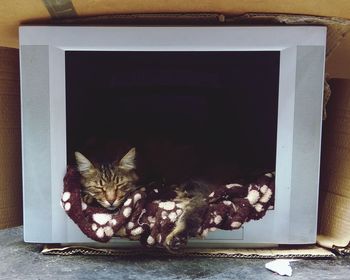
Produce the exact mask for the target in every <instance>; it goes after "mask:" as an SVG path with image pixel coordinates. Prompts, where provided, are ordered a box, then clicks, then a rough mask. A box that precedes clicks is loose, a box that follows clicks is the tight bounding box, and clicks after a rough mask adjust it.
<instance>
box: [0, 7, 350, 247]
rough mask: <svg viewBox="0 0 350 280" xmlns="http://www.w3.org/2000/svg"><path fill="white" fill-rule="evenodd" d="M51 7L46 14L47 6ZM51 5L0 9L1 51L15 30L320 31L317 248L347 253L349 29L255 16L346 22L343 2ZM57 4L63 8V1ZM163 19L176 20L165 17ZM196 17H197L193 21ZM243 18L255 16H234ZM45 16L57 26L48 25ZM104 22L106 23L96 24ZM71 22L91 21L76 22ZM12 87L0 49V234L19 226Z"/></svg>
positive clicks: (12, 70) (11, 71) (14, 60)
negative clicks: (323, 40) (323, 31)
mask: <svg viewBox="0 0 350 280" xmlns="http://www.w3.org/2000/svg"><path fill="white" fill-rule="evenodd" d="M50 2H51V4H52V5H53V6H50V5H49V4H48V3H50ZM53 2H54V1H42V2H41V1H40V2H39V1H34V0H31V1H26V2H25V3H23V5H22V6H21V7H17V6H16V1H7V2H6V3H3V4H2V11H1V12H0V14H1V17H0V34H1V36H0V45H2V46H8V47H13V48H16V47H17V46H18V36H17V28H18V25H19V24H21V23H32V24H33V23H41V22H42V23H45V24H48V23H54V24H191V25H192V24H202V25H203V24H215V25H226V24H230V25H237V24H250V25H251V24H254V25H259V24H263V25H266V24H300V25H303V24H312V25H327V26H328V42H327V60H326V72H327V81H329V84H330V88H329V87H328V86H326V87H325V88H326V92H325V101H326V102H325V104H327V101H328V99H329V96H330V91H332V97H331V99H330V102H329V106H328V107H327V111H328V118H327V119H326V120H325V121H324V133H323V134H324V136H323V138H324V142H323V151H322V153H323V155H322V174H321V195H320V211H319V237H318V243H319V244H320V245H322V246H324V247H326V248H332V249H333V250H335V251H337V252H339V253H349V246H346V245H348V243H349V241H350V218H349V217H350V215H349V214H350V171H349V170H350V153H348V152H349V149H350V138H349V134H350V111H349V110H350V109H348V108H350V106H349V105H350V68H349V67H348V65H350V32H349V31H350V22H349V21H348V20H345V19H338V18H322V17H312V16H298V15H282V14H261V13H272V12H273V13H291V14H313V15H316V16H336V17H343V18H350V12H349V11H350V2H348V1H327V0H322V1H320V0H309V1H302V2H295V1H290V0H286V1H283V3H282V2H281V3H280V2H276V1H272V0H268V1H263V2H259V3H257V2H256V1H254V2H252V1H240V2H239V3H236V2H232V1H228V0H219V1H215V2H211V1H197V0H194V1H191V2H188V1H180V0H178V1H171V2H170V3H169V2H167V4H166V5H165V4H163V3H162V2H161V1H156V0H151V1H147V4H146V3H145V2H142V1H135V2H130V1H124V0H123V1H118V3H116V2H115V1H104V2H103V3H101V2H100V3H98V2H97V1H81V0H75V1H72V3H70V4H73V5H71V6H69V5H68V6H57V5H56V6H55V5H54V4H53ZM56 2H60V3H65V4H66V5H67V2H70V1H56ZM43 3H46V4H47V5H48V7H49V9H46V7H45V6H44V5H43ZM68 4H69V3H68ZM58 5H59V3H58ZM67 7H68V8H67ZM72 7H73V8H72ZM65 8H66V10H65ZM10 11H16V13H11V12H10ZM169 12H172V13H174V12H176V13H178V14H165V13H169ZM198 12H201V14H196V13H198ZM246 12H260V14H245V15H242V16H238V17H237V16H234V14H242V13H246ZM130 13H146V14H132V15H130ZM147 13H152V14H147ZM156 13H164V14H156ZM50 14H51V16H53V17H55V18H56V19H55V20H53V21H50ZM105 14H109V15H108V16H101V15H105ZM123 14H124V15H123ZM125 14H127V15H125ZM60 15H61V16H63V17H67V16H71V17H73V18H70V19H66V20H59V19H57V18H59V17H60ZM77 15H80V16H94V17H89V18H78V17H77ZM18 84H19V73H18V51H17V50H15V49H8V48H0V99H1V102H0V193H1V204H0V207H1V212H0V227H10V226H15V225H18V224H20V223H21V213H22V208H21V207H18V206H19V205H21V203H20V202H21V187H20V186H21V184H20V178H21V177H20V145H19V139H20V131H19V127H20V118H19V86H18ZM348 139H349V140H348Z"/></svg>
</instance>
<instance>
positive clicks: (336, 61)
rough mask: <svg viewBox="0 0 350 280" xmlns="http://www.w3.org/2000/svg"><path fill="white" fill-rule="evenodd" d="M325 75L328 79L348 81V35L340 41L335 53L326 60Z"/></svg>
mask: <svg viewBox="0 0 350 280" xmlns="http://www.w3.org/2000/svg"><path fill="white" fill-rule="evenodd" d="M327 73H328V74H329V76H330V78H338V79H350V34H349V33H348V34H346V36H345V37H344V38H343V39H342V40H341V44H340V45H339V47H338V48H337V51H336V52H334V53H332V54H330V56H329V57H328V60H327Z"/></svg>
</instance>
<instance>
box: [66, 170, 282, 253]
mask: <svg viewBox="0 0 350 280" xmlns="http://www.w3.org/2000/svg"><path fill="white" fill-rule="evenodd" d="M274 193H275V176H274V172H271V173H266V174H263V175H261V176H259V177H257V178H256V179H255V180H254V181H253V182H249V183H247V184H243V183H240V182H236V183H231V184H227V185H223V186H219V187H217V188H216V189H215V191H214V192H212V193H210V194H209V196H208V198H207V200H206V207H205V209H204V211H203V217H202V220H201V221H202V222H201V224H200V225H199V226H198V228H197V229H196V230H195V233H194V232H193V231H191V232H188V231H187V230H186V228H184V227H183V226H182V227H181V226H179V223H180V221H181V218H182V217H183V215H184V214H185V211H186V209H187V208H186V207H187V206H188V204H189V202H190V198H186V197H183V195H182V194H179V192H177V191H176V190H172V189H171V188H164V186H162V185H161V184H157V183H151V184H149V185H146V186H140V188H138V189H137V190H136V191H135V192H133V193H131V194H130V195H129V196H128V197H126V199H125V202H124V204H123V205H122V206H121V207H120V208H119V209H116V210H114V211H110V210H108V209H106V208H103V207H98V205H87V204H86V203H84V201H83V200H82V192H81V185H80V174H79V172H78V171H77V170H76V168H75V167H68V169H67V173H66V175H65V177H64V191H63V194H62V197H61V201H60V202H61V206H62V208H63V209H64V210H65V212H66V213H67V215H68V216H69V217H70V218H71V219H72V220H73V221H74V222H75V223H76V224H77V225H78V227H79V228H80V230H81V231H82V232H83V233H84V234H85V235H86V236H88V237H89V238H91V239H93V240H95V241H99V242H108V241H110V240H111V238H112V237H115V236H117V237H122V238H128V239H130V240H140V242H141V243H142V244H143V245H145V246H148V247H153V246H157V247H166V248H168V249H170V250H171V249H174V250H175V249H178V248H180V247H183V246H184V245H185V244H186V242H187V240H188V238H190V237H201V238H205V236H206V235H207V234H208V232H209V231H215V230H217V229H222V230H236V229H239V228H241V227H242V225H243V224H244V223H246V222H248V221H250V220H258V219H261V218H262V217H263V216H264V215H265V214H266V211H267V210H268V209H271V208H272V207H273V204H274Z"/></svg>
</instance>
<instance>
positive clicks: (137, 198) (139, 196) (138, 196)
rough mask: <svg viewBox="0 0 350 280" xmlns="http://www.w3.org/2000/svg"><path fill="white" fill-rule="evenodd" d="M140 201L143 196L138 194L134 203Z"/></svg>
mask: <svg viewBox="0 0 350 280" xmlns="http://www.w3.org/2000/svg"><path fill="white" fill-rule="evenodd" d="M140 199H141V194H139V193H137V194H135V195H134V203H136V202H137V201H139V200H140Z"/></svg>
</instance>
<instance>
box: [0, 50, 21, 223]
mask: <svg viewBox="0 0 350 280" xmlns="http://www.w3.org/2000/svg"><path fill="white" fill-rule="evenodd" d="M20 138H21V135H20V96H19V61H18V50H16V49H8V48H0V228H7V227H12V226H18V225H21V224H22V184H21V178H22V177H21V172H22V171H21V139H20Z"/></svg>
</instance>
